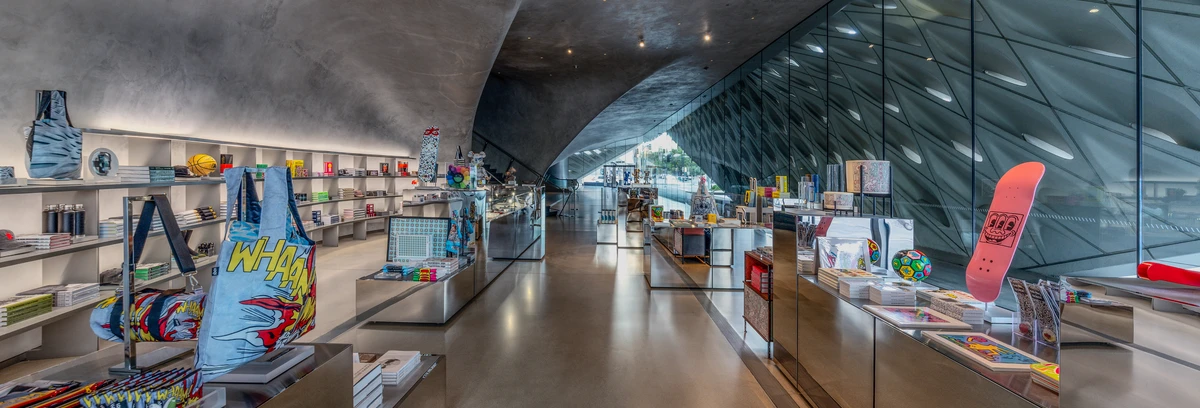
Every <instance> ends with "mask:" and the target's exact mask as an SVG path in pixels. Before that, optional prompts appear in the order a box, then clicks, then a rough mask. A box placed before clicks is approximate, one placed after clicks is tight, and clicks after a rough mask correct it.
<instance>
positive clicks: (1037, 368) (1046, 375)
mask: <svg viewBox="0 0 1200 408" xmlns="http://www.w3.org/2000/svg"><path fill="white" fill-rule="evenodd" d="M1058 376H1059V367H1058V364H1054V363H1035V364H1030V365H1029V379H1030V380H1032V381H1033V383H1034V384H1037V385H1040V386H1043V387H1046V388H1049V389H1050V390H1052V391H1054V392H1056V393H1057V392H1058Z"/></svg>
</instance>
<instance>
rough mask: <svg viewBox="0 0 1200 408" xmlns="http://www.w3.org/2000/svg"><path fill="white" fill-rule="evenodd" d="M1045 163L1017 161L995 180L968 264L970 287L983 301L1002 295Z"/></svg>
mask: <svg viewBox="0 0 1200 408" xmlns="http://www.w3.org/2000/svg"><path fill="white" fill-rule="evenodd" d="M1045 173H1046V166H1045V165H1043V164H1041V163H1038V162H1028V163H1022V164H1018V165H1017V166H1016V167H1013V168H1012V169H1010V170H1009V171H1008V172H1007V173H1004V176H1002V177H1000V181H999V182H998V183H996V190H995V194H994V195H993V197H992V205H991V207H990V208H989V209H988V214H987V218H984V220H983V231H982V232H981V233H980V234H979V242H978V243H977V244H976V245H975V253H973V254H971V262H970V263H968V264H967V289H968V290H970V292H971V294H973V295H975V297H977V298H979V299H980V300H982V301H984V302H992V301H995V300H996V298H998V297H1000V288H1001V287H1002V286H1003V285H1004V276H1005V275H1006V274H1008V267H1009V266H1010V265H1011V264H1012V259H1013V256H1015V255H1016V253H1017V244H1018V243H1019V242H1020V241H1021V232H1023V231H1024V230H1025V221H1026V219H1028V218H1029V209H1030V208H1032V207H1033V199H1034V196H1035V194H1036V193H1037V188H1038V184H1039V183H1041V181H1042V175H1044V174H1045Z"/></svg>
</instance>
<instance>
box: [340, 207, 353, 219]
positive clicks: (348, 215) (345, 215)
mask: <svg viewBox="0 0 1200 408" xmlns="http://www.w3.org/2000/svg"><path fill="white" fill-rule="evenodd" d="M342 219H343V220H347V221H349V220H353V219H354V209H353V208H347V209H344V210H342Z"/></svg>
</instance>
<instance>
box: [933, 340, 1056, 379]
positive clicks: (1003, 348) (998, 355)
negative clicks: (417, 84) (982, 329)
mask: <svg viewBox="0 0 1200 408" xmlns="http://www.w3.org/2000/svg"><path fill="white" fill-rule="evenodd" d="M921 335H923V336H925V338H928V339H929V340H930V341H932V342H933V343H936V344H939V345H941V346H943V347H945V348H947V349H949V350H951V351H953V352H954V353H956V354H959V355H962V356H965V357H967V358H969V359H970V360H971V361H974V362H976V363H979V364H980V365H983V366H984V367H987V368H988V369H989V370H992V371H1029V365H1030V364H1038V363H1045V362H1046V361H1043V360H1042V359H1040V358H1037V357H1034V356H1033V355H1031V354H1029V353H1026V352H1024V351H1021V350H1018V349H1017V348H1015V347H1013V346H1010V345H1008V344H1004V343H1002V342H1000V340H996V339H994V338H992V337H990V336H988V335H986V334H983V333H968V332H931V331H927V332H922V333H921Z"/></svg>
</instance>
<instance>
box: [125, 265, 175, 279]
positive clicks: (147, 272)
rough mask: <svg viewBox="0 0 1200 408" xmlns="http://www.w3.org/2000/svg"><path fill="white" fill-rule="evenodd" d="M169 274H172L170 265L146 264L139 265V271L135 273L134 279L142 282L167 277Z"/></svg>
mask: <svg viewBox="0 0 1200 408" xmlns="http://www.w3.org/2000/svg"><path fill="white" fill-rule="evenodd" d="M168 272H171V264H169V263H166V262H154V263H144V264H138V266H137V269H135V270H134V271H133V277H134V278H135V279H140V280H150V279H154V278H157V277H159V276H163V275H166V274H167V273H168Z"/></svg>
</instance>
